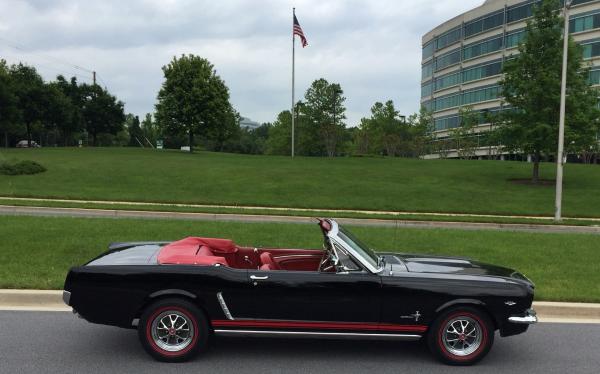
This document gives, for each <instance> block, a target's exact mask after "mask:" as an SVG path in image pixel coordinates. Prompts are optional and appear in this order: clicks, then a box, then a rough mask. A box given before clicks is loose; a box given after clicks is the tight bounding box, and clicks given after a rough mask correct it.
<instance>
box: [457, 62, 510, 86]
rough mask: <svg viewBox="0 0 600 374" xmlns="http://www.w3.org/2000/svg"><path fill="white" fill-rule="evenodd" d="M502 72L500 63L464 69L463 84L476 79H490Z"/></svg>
mask: <svg viewBox="0 0 600 374" xmlns="http://www.w3.org/2000/svg"><path fill="white" fill-rule="evenodd" d="M501 72H502V61H496V62H494V63H491V64H487V65H483V66H476V67H473V68H470V69H464V70H463V72H462V81H463V83H466V82H470V81H474V80H477V79H482V78H487V77H492V76H494V75H498V74H500V73H501Z"/></svg>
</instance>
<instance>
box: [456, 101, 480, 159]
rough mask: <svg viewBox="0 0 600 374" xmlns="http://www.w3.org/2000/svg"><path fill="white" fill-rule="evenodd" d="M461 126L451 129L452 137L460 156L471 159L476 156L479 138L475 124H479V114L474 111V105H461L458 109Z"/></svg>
mask: <svg viewBox="0 0 600 374" xmlns="http://www.w3.org/2000/svg"><path fill="white" fill-rule="evenodd" d="M458 114H459V117H460V126H458V127H457V128H455V129H452V130H451V131H450V139H452V142H453V143H454V144H455V146H456V152H457V154H458V157H459V158H462V159H466V160H468V159H470V158H471V157H474V156H475V150H476V149H477V146H478V144H477V140H476V138H475V135H476V133H475V126H477V125H478V124H479V116H478V114H477V113H475V112H473V107H470V106H467V107H461V108H460V109H459V111H458Z"/></svg>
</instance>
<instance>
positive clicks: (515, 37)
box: [506, 30, 527, 48]
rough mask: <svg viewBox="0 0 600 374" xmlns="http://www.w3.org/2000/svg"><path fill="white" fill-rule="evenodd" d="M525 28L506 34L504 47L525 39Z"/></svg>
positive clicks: (516, 44) (514, 44)
mask: <svg viewBox="0 0 600 374" xmlns="http://www.w3.org/2000/svg"><path fill="white" fill-rule="evenodd" d="M526 33H527V31H526V30H520V31H517V32H513V33H510V34H506V48H511V47H516V46H518V45H519V43H521V42H522V41H523V39H525V34H526Z"/></svg>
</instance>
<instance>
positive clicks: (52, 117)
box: [42, 83, 76, 144]
mask: <svg viewBox="0 0 600 374" xmlns="http://www.w3.org/2000/svg"><path fill="white" fill-rule="evenodd" d="M44 88H45V90H44V113H43V118H42V123H43V125H44V129H45V130H46V131H45V133H46V143H48V135H49V134H50V133H52V134H54V136H53V138H54V144H56V140H57V138H58V136H57V133H58V131H63V133H64V134H67V133H70V132H71V131H72V130H73V124H74V115H75V111H76V107H75V105H73V103H72V102H71V100H70V99H69V98H68V97H67V96H65V94H64V93H63V92H62V91H61V90H60V89H59V87H58V86H57V85H56V84H53V83H50V84H47V85H45V86H44ZM64 138H66V136H65V137H64Z"/></svg>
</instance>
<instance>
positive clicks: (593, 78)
mask: <svg viewBox="0 0 600 374" xmlns="http://www.w3.org/2000/svg"><path fill="white" fill-rule="evenodd" d="M588 83H589V84H592V85H594V84H600V69H598V70H590V75H589V77H588Z"/></svg>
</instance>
